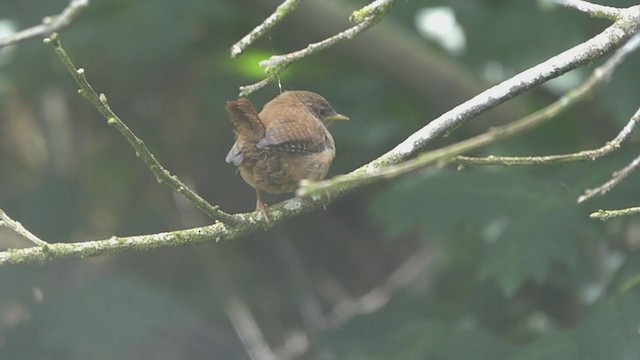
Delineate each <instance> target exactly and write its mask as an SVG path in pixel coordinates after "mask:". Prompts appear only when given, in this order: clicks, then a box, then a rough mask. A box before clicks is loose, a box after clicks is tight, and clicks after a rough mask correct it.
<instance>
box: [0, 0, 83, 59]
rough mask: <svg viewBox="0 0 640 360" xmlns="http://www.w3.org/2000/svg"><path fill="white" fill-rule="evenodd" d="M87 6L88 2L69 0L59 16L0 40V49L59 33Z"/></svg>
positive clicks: (48, 17)
mask: <svg viewBox="0 0 640 360" xmlns="http://www.w3.org/2000/svg"><path fill="white" fill-rule="evenodd" d="M87 6H89V0H71V2H70V3H69V5H67V7H66V8H65V9H64V10H62V12H61V13H60V15H54V16H47V17H45V18H44V19H43V20H42V24H40V25H36V26H32V27H30V28H27V29H24V30H22V31H19V32H17V33H14V34H11V35H9V36H6V37H4V38H2V39H0V49H2V48H3V47H5V46H9V45H13V44H16V43H19V42H21V41H25V40H28V39H33V38H36V37H41V36H42V37H44V36H48V35H50V34H52V33H53V32H57V31H60V30H62V29H64V28H66V27H68V26H69V25H71V22H73V20H75V19H76V18H77V17H78V15H80V13H81V12H82V10H84V9H85V8H86V7H87Z"/></svg>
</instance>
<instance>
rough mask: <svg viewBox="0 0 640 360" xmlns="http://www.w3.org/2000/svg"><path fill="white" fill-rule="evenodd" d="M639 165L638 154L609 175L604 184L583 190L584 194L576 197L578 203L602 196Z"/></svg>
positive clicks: (639, 158)
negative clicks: (627, 163)
mask: <svg viewBox="0 0 640 360" xmlns="http://www.w3.org/2000/svg"><path fill="white" fill-rule="evenodd" d="M638 166H640V156H638V157H636V158H635V159H633V161H631V162H630V163H629V165H627V166H625V167H624V168H622V169H621V170H619V171H616V172H614V173H613V175H612V176H611V179H609V181H607V182H605V183H604V184H602V185H600V186H598V187H597V188H595V189H587V190H585V191H584V194H582V195H580V197H579V198H578V203H581V202H584V201H587V200H589V199H591V198H593V197H595V196H602V195H604V194H606V193H607V192H609V190H611V189H613V188H614V187H615V186H616V185H618V184H619V183H621V182H622V180H624V179H625V178H626V177H627V176H629V174H631V173H632V172H633V171H634V170H635V169H637V168H638Z"/></svg>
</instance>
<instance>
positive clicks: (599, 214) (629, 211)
mask: <svg viewBox="0 0 640 360" xmlns="http://www.w3.org/2000/svg"><path fill="white" fill-rule="evenodd" d="M635 214H640V207H632V208H626V209H620V210H602V209H601V210H598V211H596V212H594V213H591V214H589V217H590V218H592V219H598V220H602V221H606V220H609V219H612V218H614V217H619V216H629V215H635Z"/></svg>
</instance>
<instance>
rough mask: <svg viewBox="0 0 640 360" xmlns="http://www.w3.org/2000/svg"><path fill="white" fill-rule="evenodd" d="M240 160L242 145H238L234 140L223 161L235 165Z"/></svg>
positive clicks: (238, 163)
mask: <svg viewBox="0 0 640 360" xmlns="http://www.w3.org/2000/svg"><path fill="white" fill-rule="evenodd" d="M242 160H244V153H243V152H242V145H240V143H239V142H237V141H236V142H235V143H234V144H233V146H232V147H231V150H229V153H228V154H227V157H226V158H225V161H226V162H227V163H228V164H233V165H235V166H238V165H240V164H241V163H242Z"/></svg>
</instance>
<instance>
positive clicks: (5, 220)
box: [0, 209, 48, 246]
mask: <svg viewBox="0 0 640 360" xmlns="http://www.w3.org/2000/svg"><path fill="white" fill-rule="evenodd" d="M0 226H4V227H7V228H9V229H11V230H13V231H15V232H16V233H18V234H20V235H22V236H23V237H24V238H26V239H27V240H29V241H31V242H32V243H34V244H36V245H37V246H46V245H48V243H47V242H46V241H44V240H41V239H40V238H39V237H37V236H35V235H33V234H32V233H31V232H30V231H29V230H27V229H25V228H24V227H23V226H22V224H20V223H19V222H17V221H15V220H13V219H12V218H10V217H9V215H7V213H5V212H4V211H3V210H2V209H0Z"/></svg>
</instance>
